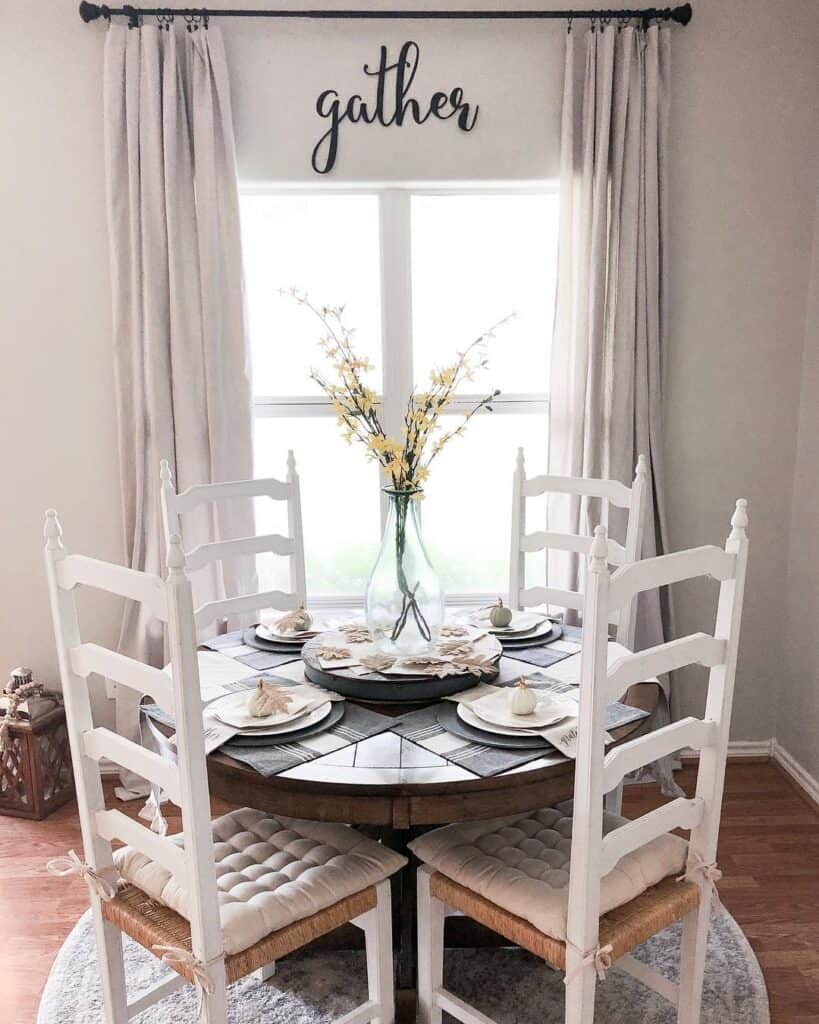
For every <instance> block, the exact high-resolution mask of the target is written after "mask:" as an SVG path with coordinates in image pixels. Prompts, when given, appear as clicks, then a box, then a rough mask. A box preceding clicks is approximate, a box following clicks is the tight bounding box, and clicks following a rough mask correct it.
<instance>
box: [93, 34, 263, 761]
mask: <svg viewBox="0 0 819 1024" xmlns="http://www.w3.org/2000/svg"><path fill="white" fill-rule="evenodd" d="M104 116H105V164H106V188H107V205H108V224H109V233H110V262H111V283H112V291H113V338H114V352H115V373H116V396H117V409H118V429H119V456H120V467H121V489H122V512H123V521H124V526H125V548H126V554H127V558H128V563H129V564H130V565H131V566H132V567H133V568H135V569H142V570H146V571H149V572H154V573H159V574H161V575H163V576H164V574H165V573H164V551H163V541H162V530H161V523H160V504H159V462H160V459H163V458H167V459H168V460H169V462H170V465H171V467H172V469H173V470H174V479H175V481H176V485H177V488H178V489H179V490H183V489H185V488H187V487H189V486H190V485H192V484H198V483H211V482H214V481H219V480H231V479H232V480H236V479H247V478H250V477H252V476H253V457H252V414H253V410H252V387H251V376H250V360H249V354H248V348H247V344H246V338H245V315H244V300H243V285H242V253H241V239H240V223H239V197H238V190H237V180H236V161H235V152H234V139H233V126H232V120H231V107H230V89H229V84H228V73H227V63H226V60H225V51H224V45H223V42H222V36H221V33H220V32H219V29H218V28H210V29H208V30H204V29H200V30H198V31H195V32H184V33H179V34H177V33H175V32H174V31H169V32H168V31H163V30H162V29H161V28H158V27H156V26H154V25H145V26H144V27H141V28H134V29H129V28H126V27H125V26H123V25H114V24H112V25H111V26H110V28H109V29H108V33H107V38H106V43H105V70H104ZM183 530H184V534H185V536H184V542H185V548H186V549H190V548H191V547H194V546H195V545H197V544H200V543H204V542H207V541H210V540H216V539H219V538H230V537H241V536H248V535H250V534H252V533H253V532H254V524H253V509H252V505H251V503H250V502H249V501H248V502H227V503H225V504H224V505H223V506H220V507H218V508H216V509H214V508H213V507H212V506H207V507H203V508H202V509H200V510H196V511H195V512H193V513H191V514H189V515H188V516H187V517H186V519H185V520H184V522H183ZM193 584H194V597H195V601H196V603H197V605H198V604H201V603H203V602H204V601H207V600H216V599H219V598H221V597H224V596H226V595H230V594H235V593H241V592H248V591H252V590H254V589H256V583H255V567H254V566H253V564H252V563H251V562H250V560H246V561H245V562H238V561H237V562H236V563H233V564H226V565H225V566H224V568H222V567H221V566H211V567H209V568H208V569H207V570H202V571H201V572H199V573H197V574H195V575H194V578H193ZM119 649H120V650H121V651H122V652H124V653H126V654H129V655H131V656H133V657H137V658H141V659H143V660H146V661H149V662H151V663H153V664H156V665H160V664H162V663H163V659H164V636H163V634H162V628H161V626H160V624H159V623H158V622H155V621H154V622H150V621H147V620H146V619H145V618H144V617H143V615H142V613H141V609H140V608H139V606H137V605H133V604H131V605H128V606H127V607H126V608H125V611H124V615H123V622H122V632H121V636H120V643H119ZM137 716H138V709H137V708H136V707H135V706H134V704H133V701H132V700H128V698H127V695H126V694H125V693H122V694H118V695H117V731H118V732H120V733H121V734H122V735H125V736H128V737H133V736H135V735H136V733H137V730H138V717H137ZM123 781H125V780H123Z"/></svg>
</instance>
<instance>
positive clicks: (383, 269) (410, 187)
mask: <svg viewBox="0 0 819 1024" xmlns="http://www.w3.org/2000/svg"><path fill="white" fill-rule="evenodd" d="M240 192H241V194H242V195H304V194H305V193H312V194H316V195H318V194H320V195H362V194H363V195H371V196H374V197H376V199H377V201H378V223H379V268H380V281H379V287H380V307H381V376H382V382H381V388H382V390H381V401H382V408H381V421H382V423H383V425H384V429H385V430H386V432H387V433H388V434H390V435H392V436H399V435H400V433H401V427H402V424H403V418H404V410H405V407H406V402H407V396H408V395H409V393H410V391H411V390H412V388H413V384H414V369H415V368H414V365H413V346H412V238H411V202H412V197H413V196H417V195H426V196H429V195H443V196H447V195H456V196H462V195H527V194H529V195H531V194H539V195H554V194H556V193H557V192H558V186H557V183H556V182H551V181H529V182H526V181H521V182H502V183H493V182H476V183H469V182H464V183H454V182H449V183H446V184H430V183H401V184H393V183H366V184H363V183H362V184H353V183H350V184H344V185H314V184H304V185H298V184H277V183H264V184H256V183H253V184H250V183H246V184H242V185H241V186H240ZM385 338H389V339H391V340H392V344H390V345H386V344H384V339H385ZM482 397H483V392H481V393H480V394H477V393H475V394H459V395H458V396H457V398H455V399H454V400H453V402H452V404H451V405H450V406H449V409H448V412H447V414H448V415H449V414H450V413H453V414H458V413H465V412H468V411H469V410H470V409H471V408H472V407H473V405H474V404H475V402H476V401H478V400H479V399H480V398H482ZM492 409H493V415H495V416H498V415H500V416H503V415H504V414H507V415H508V414H510V413H529V414H532V415H537V414H545V415H546V417H547V419H548V415H549V395H548V394H547V393H546V392H542V393H526V394H507V393H502V394H500V395H499V396H498V397H497V399H495V400H494V401H493V403H492ZM253 415H254V419H255V418H257V417H258V418H261V417H277V416H286V417H298V416H305V417H315V416H332V415H333V411H332V409H331V407H330V400H329V398H327V397H326V396H324V395H287V396H281V395H254V399H253ZM513 468H514V467H511V466H510V469H509V472H510V475H511V472H512V470H513ZM386 514H387V501H386V498H385V497H384V496H383V495H382V499H381V528H382V530H383V528H384V525H385V523H386ZM494 597H495V594H494V592H489V591H487V592H486V593H474V592H473V593H467V594H457V593H456V594H447V595H446V600H447V604H457V605H465V606H474V605H481V604H485V603H486V602H487V601H488V600H492V599H494ZM311 603H312V604H314V605H315V606H316V607H326V608H332V607H347V608H349V607H356V606H361V605H362V604H363V595H360V594H359V595H349V596H345V595H335V596H324V597H320V598H315V599H311Z"/></svg>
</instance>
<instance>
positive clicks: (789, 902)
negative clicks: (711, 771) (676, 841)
mask: <svg viewBox="0 0 819 1024" xmlns="http://www.w3.org/2000/svg"><path fill="white" fill-rule="evenodd" d="M678 780H679V781H680V784H681V785H682V786H683V788H684V789H685V790H686V791H687V792H689V793H690V792H691V791H692V788H693V781H694V770H693V769H692V768H686V769H684V771H683V772H681V773H680V775H679V776H678ZM661 802H662V798H661V797H659V795H658V794H657V792H656V789H655V787H653V786H633V787H628V788H627V789H626V799H625V813H626V814H632V815H633V814H638V813H643V812H645V811H647V810H649V809H650V808H651V807H653V806H656V805H658V804H659V803H661ZM119 806H120V807H123V808H124V809H126V810H127V811H129V813H131V814H136V811H137V810H138V808H139V802H136V803H134V804H130V805H122V804H120V805H119ZM226 809H227V805H225V804H221V803H215V804H214V807H213V811H214V814H218V813H224V811H225V810H226ZM171 827H172V830H175V829H176V828H177V827H178V821H174V820H173V819H171ZM72 847H74V848H76V849H78V850H79V849H80V848H81V841H80V832H79V825H78V822H77V816H76V808H75V807H74V805H72V804H69V805H67V806H66V807H64V808H62V809H61V810H59V811H57V812H56V813H55V814H54V815H52V816H51V817H50V818H47V819H46V820H45V821H40V822H26V821H21V820H19V819H15V818H3V817H0V949H1V950H2V959H0V991H2V993H3V995H2V997H1V998H0V1024H34V1021H35V1019H36V1015H37V1006H38V1003H39V999H40V992H41V991H42V987H43V984H44V983H45V979H46V977H47V975H48V971H49V969H50V967H51V962H52V960H53V958H54V955H55V953H56V951H57V950H58V949H59V947H60V945H61V944H62V942H63V940H64V939H65V936H66V935H67V934H68V932H69V931H70V930H71V928H72V926H73V925H74V923H75V921H76V920H77V918H78V917H79V915H80V914H81V913H82V912H83V910H84V909H85V908H86V906H87V898H86V890H85V887H84V886H83V885H82V884H81V883H79V882H78V881H75V880H73V879H72V880H66V879H58V878H53V877H52V876H51V875H49V874H47V873H46V872H45V870H44V865H45V862H46V861H47V860H48V859H49V858H50V857H54V856H58V855H60V854H62V853H65V852H66V850H68V849H70V848H72ZM719 863H720V867H721V868H722V870H723V872H724V873H725V877H724V879H723V881H722V882H721V883H720V887H719V888H720V895H721V897H722V900H723V902H724V903H725V905H726V907H728V909H729V910H730V912H731V913H732V914H733V915H734V917H735V918H736V919H737V920H738V921H739V922H740V924H741V925H742V927H743V929H744V931H745V934H746V935H747V936H748V939H749V940H750V942H751V945H752V946H753V947H754V949H755V950H756V954H757V956H758V958H759V962H760V964H761V965H762V969H763V971H764V973H765V978H766V981H767V983H768V990H769V993H770V1000H771V1017H772V1022H773V1024H819V809H817V808H816V807H815V806H814V805H812V804H811V803H809V802H808V801H807V798H805V797H804V796H802V795H801V793H800V791H798V790H797V789H795V788H794V787H793V785H792V784H791V782H790V780H789V779H788V778H787V777H786V776H785V775H784V774H783V773H782V772H781V770H780V769H779V768H778V767H776V766H775V765H772V764H756V763H753V764H751V763H742V762H737V761H733V762H731V763H730V764H729V766H728V774H727V779H726V789H725V803H724V811H723V819H722V830H721V836H720V853H719ZM77 1024H81V1022H77ZM82 1024H84V1022H82ZM725 1024H731V1022H730V1021H726V1022H725Z"/></svg>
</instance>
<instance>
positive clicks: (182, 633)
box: [45, 510, 225, 1024]
mask: <svg viewBox="0 0 819 1024" xmlns="http://www.w3.org/2000/svg"><path fill="white" fill-rule="evenodd" d="M45 537H46V547H45V557H46V570H47V574H48V585H49V595H50V600H51V613H52V617H53V620H54V633H55V639H56V644H57V656H58V662H59V667H60V677H61V680H62V689H63V699H64V701H65V709H66V719H67V726H68V735H69V741H70V744H71V750H72V757H73V763H74V775H75V780H76V789H77V804H78V807H79V814H80V827H81V831H82V840H83V846H84V849H85V857H86V862H87V866H88V869H89V871H90V872H93V875H89V877H91V878H92V879H93V878H94V877H95V876H96V877H99V878H100V879H102V880H103V881H104V883H105V884H107V885H108V886H112V885H115V883H116V880H117V873H116V869H115V867H114V861H113V855H112V847H111V843H112V841H113V840H121V841H122V842H124V843H127V844H128V845H129V846H131V847H134V848H135V849H137V850H138V851H140V852H141V853H144V854H145V856H146V857H148V858H149V859H151V860H153V861H157V862H158V863H159V864H161V865H163V866H164V867H165V868H166V869H167V870H168V871H169V872H170V873H171V875H173V876H174V877H175V878H176V879H178V880H179V881H180V883H181V884H183V885H185V886H187V887H188V888H189V891H190V893H191V897H192V898H191V901H190V928H191V947H192V954H193V957H194V958H195V959H196V961H197V962H198V964H201V965H204V968H205V969H206V971H207V975H208V978H209V987H211V986H212V989H213V991H212V992H211V993H210V995H209V996H208V998H207V1001H206V1002H207V1007H206V1016H205V1019H206V1020H207V1021H208V1022H211V1021H213V1022H216V1021H222V1020H223V1019H224V1014H225V1006H224V1002H225V970H224V959H223V954H222V936H221V931H220V926H219V917H218V914H217V913H215V908H216V906H217V897H216V871H215V866H214V855H213V841H212V837H211V819H210V800H209V796H208V780H207V772H206V768H205V741H204V735H203V724H202V703H201V699H200V696H199V694H200V688H199V666H198V662H197V657H196V637H195V627H194V622H193V601H192V596H191V587H190V582H189V581H188V579H187V577H186V575H185V572H184V564H185V560H184V556H183V554H182V548H181V545H180V542H179V537H177V536H173V537H171V538H170V542H169V544H168V570H169V572H168V578H167V581H164V582H163V581H162V580H161V579H160V578H159V577H158V576H153V575H150V574H148V573H142V572H138V571H137V570H135V569H127V568H124V567H123V566H119V565H111V564H109V563H106V562H101V561H98V560H97V559H94V558H87V557H85V556H84V555H70V554H68V552H67V551H66V550H65V548H64V547H63V543H62V529H61V527H60V524H59V521H58V519H57V514H56V513H55V512H54V511H53V510H50V511H49V512H48V513H47V514H46V524H45ZM78 586H82V587H92V588H95V589H98V590H104V591H106V592H108V593H110V594H114V595H117V596H119V597H124V598H128V599H130V600H133V601H139V602H141V603H143V604H144V605H145V606H146V607H147V608H148V609H149V610H150V612H151V614H152V615H154V616H155V617H156V618H157V619H159V620H160V621H162V622H164V623H167V625H168V633H169V643H170V652H171V665H172V670H173V677H171V676H170V675H168V674H167V673H165V672H161V671H160V670H159V669H156V668H151V667H150V666H148V665H144V664H143V663H142V662H138V661H135V660H133V659H132V658H128V657H126V656H125V655H122V654H117V653H115V652H114V651H111V650H108V649H107V648H104V647H100V646H98V645H97V644H93V643H84V642H83V641H82V638H81V636H80V629H79V622H78V616H77V607H76V601H75V590H76V588H77V587H78ZM94 673H98V674H100V675H102V676H105V677H107V678H109V679H113V680H115V681H116V682H117V683H118V684H119V685H120V686H124V687H128V688H130V689H132V690H134V691H135V692H136V693H137V694H138V695H139V696H140V697H141V696H142V695H143V694H146V693H148V694H151V696H152V697H153V698H154V700H155V701H156V703H157V704H159V705H160V707H162V708H163V710H165V711H166V712H168V713H169V714H171V715H173V717H174V719H175V721H176V723H177V737H176V745H177V755H178V757H177V763H176V764H173V763H171V762H169V761H167V760H165V759H163V758H162V757H160V756H159V755H158V754H155V753H153V752H151V751H149V750H146V749H144V748H143V747H141V746H139V745H138V744H136V743H134V742H132V741H131V740H127V739H124V738H123V737H121V736H118V735H117V734H116V733H114V732H111V731H110V730H108V729H105V728H101V727H98V726H97V727H95V726H94V722H93V717H92V713H91V702H90V697H89V690H88V678H89V676H91V675H92V674H94ZM103 758H107V759H109V760H111V761H113V762H114V763H115V764H118V765H121V766H123V767H127V768H130V769H131V770H132V771H134V772H136V773H137V774H138V775H141V776H142V777H143V778H145V779H148V780H149V781H150V782H151V783H154V784H156V785H157V786H161V788H162V789H163V790H165V792H167V793H168V795H169V796H170V798H171V800H173V802H174V803H176V804H178V805H179V806H180V807H181V809H182V821H183V827H184V832H185V837H186V838H185V845H184V848H183V847H180V846H179V845H177V844H176V843H174V842H172V841H171V839H170V838H166V837H164V836H159V835H157V834H156V833H154V832H151V831H150V829H148V828H147V827H145V826H143V825H140V824H138V823H137V822H135V821H133V820H132V819H131V818H128V817H127V816H126V815H125V814H123V813H122V812H121V811H119V810H108V809H106V806H105V798H104V795H103V788H102V778H101V775H100V762H101V761H102V759H103ZM89 888H90V891H91V905H92V911H93V917H94V929H95V933H96V938H97V950H98V955H99V958H100V968H101V974H102V983H103V997H104V1002H105V1008H106V1014H107V1020H108V1022H110V1024H125V1021H126V1020H128V1019H129V1017H130V1016H133V1015H134V1014H135V1013H136V1012H138V1010H137V1009H135V1008H134V1006H133V1005H132V1006H131V1007H128V1005H127V1004H126V998H125V976H124V970H123V961H122V939H121V932H120V930H119V929H118V928H117V927H116V926H115V925H114V924H112V923H111V922H110V921H109V920H107V919H106V918H105V917H104V915H103V907H102V901H103V898H104V890H102V889H100V888H99V887H97V886H94V885H92V886H90V887H89ZM183 982H184V979H183V978H182V977H180V976H178V975H173V976H172V978H171V981H170V982H166V983H163V984H162V985H160V986H158V988H157V990H156V992H155V997H156V999H160V998H162V997H163V996H165V995H167V994H168V993H169V992H170V991H172V990H173V989H175V988H177V987H179V985H181V984H183ZM152 1001H153V1000H148V1002H145V1000H144V999H141V1000H139V1007H140V1008H144V1007H145V1006H146V1005H149V1004H150V1002H152Z"/></svg>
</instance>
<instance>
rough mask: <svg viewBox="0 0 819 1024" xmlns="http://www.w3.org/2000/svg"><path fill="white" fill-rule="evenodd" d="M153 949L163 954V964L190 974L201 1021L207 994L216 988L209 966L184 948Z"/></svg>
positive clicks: (197, 1013)
mask: <svg viewBox="0 0 819 1024" xmlns="http://www.w3.org/2000/svg"><path fill="white" fill-rule="evenodd" d="M153 949H154V950H156V952H157V953H161V954H162V956H161V957H160V958H159V959H160V960H161V961H162V963H164V964H168V966H171V967H172V966H173V965H174V964H177V965H178V966H180V967H184V968H186V970H188V971H189V972H190V974H191V977H192V978H193V984H194V987H195V988H196V1019H197V1020H201V1019H202V1010H203V1009H204V1006H205V993H207V994H208V995H211V994H212V993H213V991H214V990H215V988H216V986H215V985H214V982H213V978H211V976H210V975H209V974H208V968H207V964H204V963H203V962H202V961H201V960H200V959H199V958H198V957H196V956H194V955H193V953H191V951H190V950H189V949H183V948H182V946H154V947H153ZM220 957H221V954H220ZM217 959H218V958H217Z"/></svg>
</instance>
